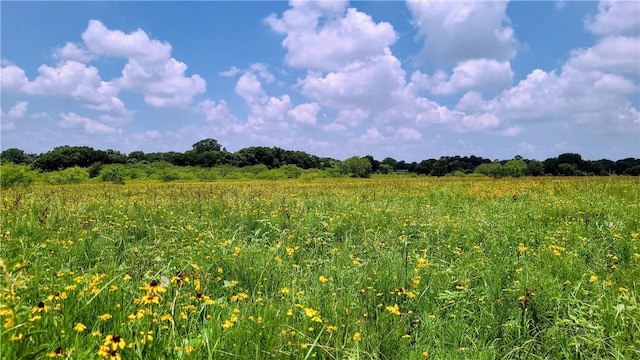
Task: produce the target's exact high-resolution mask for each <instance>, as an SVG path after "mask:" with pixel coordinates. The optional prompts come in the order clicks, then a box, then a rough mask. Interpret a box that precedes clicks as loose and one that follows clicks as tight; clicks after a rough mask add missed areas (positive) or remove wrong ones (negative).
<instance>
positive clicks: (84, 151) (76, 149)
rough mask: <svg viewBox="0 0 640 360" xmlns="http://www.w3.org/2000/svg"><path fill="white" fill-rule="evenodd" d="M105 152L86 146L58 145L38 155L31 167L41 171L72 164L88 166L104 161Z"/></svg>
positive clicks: (63, 167) (59, 168) (66, 166)
mask: <svg viewBox="0 0 640 360" xmlns="http://www.w3.org/2000/svg"><path fill="white" fill-rule="evenodd" d="M105 160H106V159H105V152H104V151H96V150H94V149H93V148H90V147H88V146H58V147H56V148H54V149H53V150H51V151H49V152H47V153H45V154H42V155H40V156H38V158H37V159H36V160H35V162H34V163H33V167H34V168H37V169H41V170H43V171H53V170H62V169H66V168H70V167H74V166H80V167H88V166H90V165H91V164H93V163H94V162H98V161H102V162H105Z"/></svg>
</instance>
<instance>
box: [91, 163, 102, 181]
mask: <svg viewBox="0 0 640 360" xmlns="http://www.w3.org/2000/svg"><path fill="white" fill-rule="evenodd" d="M103 167H104V165H103V164H102V163H101V162H95V163H93V164H91V166H89V178H90V179H93V178H96V177H98V176H100V171H102V168H103Z"/></svg>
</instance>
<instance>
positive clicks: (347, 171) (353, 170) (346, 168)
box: [338, 156, 372, 178]
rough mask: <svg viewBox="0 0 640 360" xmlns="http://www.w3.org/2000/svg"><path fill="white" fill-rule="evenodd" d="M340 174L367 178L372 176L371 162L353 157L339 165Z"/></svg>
mask: <svg viewBox="0 0 640 360" xmlns="http://www.w3.org/2000/svg"><path fill="white" fill-rule="evenodd" d="M338 169H339V170H340V173H341V174H343V175H348V176H352V177H361V178H366V177H369V176H370V175H371V171H372V169H371V162H369V160H368V159H366V158H361V157H358V156H352V157H350V158H348V159H346V160H344V161H343V162H341V163H340V165H338Z"/></svg>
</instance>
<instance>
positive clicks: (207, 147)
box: [193, 139, 221, 154]
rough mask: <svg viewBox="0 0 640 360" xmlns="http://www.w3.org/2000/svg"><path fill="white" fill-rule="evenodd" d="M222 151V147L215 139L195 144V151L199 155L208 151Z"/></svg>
mask: <svg viewBox="0 0 640 360" xmlns="http://www.w3.org/2000/svg"><path fill="white" fill-rule="evenodd" d="M220 149H221V146H220V144H218V140H215V139H204V140H200V141H198V142H197V143H195V144H193V150H195V151H196V152H197V153H199V154H200V153H203V152H207V151H220Z"/></svg>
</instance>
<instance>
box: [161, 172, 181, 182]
mask: <svg viewBox="0 0 640 360" xmlns="http://www.w3.org/2000/svg"><path fill="white" fill-rule="evenodd" d="M160 180H162V181H166V182H169V181H176V180H180V175H178V174H176V173H175V172H173V171H164V172H162V174H160Z"/></svg>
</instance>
